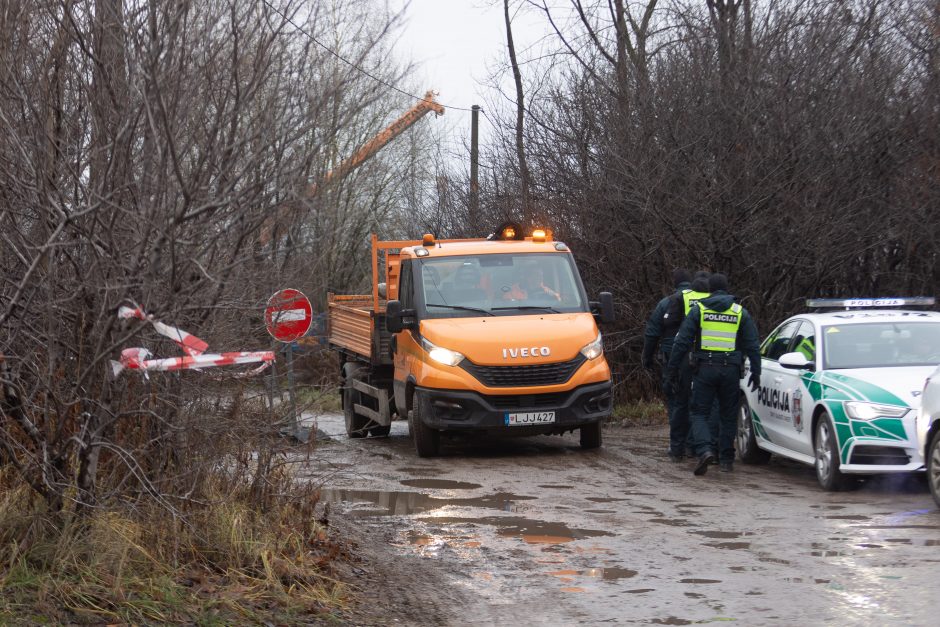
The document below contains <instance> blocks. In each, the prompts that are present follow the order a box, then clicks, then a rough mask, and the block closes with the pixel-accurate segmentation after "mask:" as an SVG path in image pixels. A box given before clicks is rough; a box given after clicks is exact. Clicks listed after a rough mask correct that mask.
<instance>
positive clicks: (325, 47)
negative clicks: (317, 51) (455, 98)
mask: <svg viewBox="0 0 940 627" xmlns="http://www.w3.org/2000/svg"><path fill="white" fill-rule="evenodd" d="M261 1H262V2H263V3H264V4H265V5H266V6H267V7H268V8H269V9H271V10H272V11H274V12H275V13H277V14H278V15H280V16H281V17H282V18H284V20H285V21H286V22H287V23H288V24H290V25H291V26H293V27H294V28H296V29H297V30H299V31H300V32H301V33H303V34H304V35H306V36H307V37H308V38H309V39H310V40H311V41H312V42H313V43H315V44H317V45H318V46H320V47H321V48H323V49H324V50H326V51H327V52H329V53H330V54H331V55H333V56H334V57H336V58H337V59H339V60H340V61H342V62H343V63H345V64H346V65H348V66H349V67H351V68H353V69H354V70H357V71H359V72H361V73H363V74H365V75H366V76H368V77H369V78H371V79H372V80H374V81H376V82H377V83H380V84H382V85H385V86H386V87H388V88H389V89H394V90H395V91H397V92H398V93H400V94H402V95H404V96H408V97H409V98H413V99H415V100H421V101H424V102H430V101H429V100H427V99H426V98H424V97H423V96H416V95H415V94H412V93H410V92H407V91H405V90H404V89H401V88H400V87H396V86H395V85H392V84H391V83H389V82H387V81H385V80H383V79H381V78H379V77H378V76H376V75H375V74H372V73H371V72H369V71H368V70H366V69H364V68H361V67H359V66H358V65H356V64H355V63H353V62H352V61H350V60H349V59H347V58H345V57H343V56H342V55H341V54H339V53H338V52H336V51H335V50H333V49H332V48H330V47H329V46H327V45H326V44H325V43H323V42H322V41H320V40H319V39H317V38H316V37H314V36H313V34H312V33H310V32H309V31H307V29H305V28H304V27H303V26H301V25H299V24H297V23H296V22H295V21H294V20H292V19H291V18H290V17H289V16H288V15H287V14H286V13H284V12H283V11H281V10H280V9H278V8H277V7H275V6H274V5H273V4H271V3H270V2H269V1H268V0H261ZM435 102H436V101H435ZM436 104H439V105H441V106H442V107H444V108H445V109H453V110H455V111H472V109H470V108H468V107H457V106H454V105H447V104H441V103H439V102H436ZM480 110H481V111H482V109H480Z"/></svg>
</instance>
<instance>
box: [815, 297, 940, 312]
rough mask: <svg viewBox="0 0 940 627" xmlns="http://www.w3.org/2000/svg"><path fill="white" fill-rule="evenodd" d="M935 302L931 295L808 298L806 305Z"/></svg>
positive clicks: (837, 306) (848, 306) (925, 304)
mask: <svg viewBox="0 0 940 627" xmlns="http://www.w3.org/2000/svg"><path fill="white" fill-rule="evenodd" d="M935 303H936V299H935V298H934V297H933V296H903V297H900V298H808V299H806V306H807V307H812V308H814V309H843V308H844V309H853V308H856V307H915V306H916V307H929V306H932V305H934V304H935Z"/></svg>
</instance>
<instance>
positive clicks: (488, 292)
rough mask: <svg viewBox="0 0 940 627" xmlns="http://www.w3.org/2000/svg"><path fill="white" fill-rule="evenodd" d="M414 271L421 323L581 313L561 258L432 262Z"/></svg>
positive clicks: (579, 296)
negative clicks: (464, 318) (433, 320)
mask: <svg viewBox="0 0 940 627" xmlns="http://www.w3.org/2000/svg"><path fill="white" fill-rule="evenodd" d="M419 268H420V269H419V276H418V286H419V287H418V289H419V291H420V292H421V296H422V298H421V304H422V305H423V307H422V309H423V311H422V312H421V317H422V318H463V317H470V316H480V315H497V316H520V315H532V314H533V313H540V312H541V313H570V312H580V311H587V306H586V303H585V299H584V295H583V290H582V288H581V282H580V281H579V280H578V276H577V270H576V269H575V266H574V262H573V260H572V258H571V255H569V254H567V253H521V254H503V253H501V254H489V255H460V256H453V257H437V258H430V259H425V260H423V261H422V262H421V263H420V265H419Z"/></svg>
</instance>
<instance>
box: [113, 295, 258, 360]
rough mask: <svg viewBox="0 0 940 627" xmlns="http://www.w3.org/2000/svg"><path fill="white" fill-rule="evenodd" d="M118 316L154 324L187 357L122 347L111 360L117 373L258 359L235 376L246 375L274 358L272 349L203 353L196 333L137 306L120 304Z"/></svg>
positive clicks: (158, 331) (203, 345) (155, 328)
mask: <svg viewBox="0 0 940 627" xmlns="http://www.w3.org/2000/svg"><path fill="white" fill-rule="evenodd" d="M118 318H122V319H125V320H129V319H133V318H137V319H139V320H146V321H148V322H150V324H152V325H153V328H154V330H156V332H157V333H159V334H160V335H163V336H164V337H167V338H169V339H171V340H173V341H174V342H176V343H177V344H178V345H179V347H180V348H181V349H182V350H183V352H184V353H186V357H167V358H164V359H151V357H153V353H151V352H150V351H149V350H147V349H146V348H125V349H124V350H123V351H121V359H120V361H114V360H111V370H112V372H113V373H114V376H115V377H117V376H118V375H120V374H121V373H122V372H123V371H124V370H141V371H143V373H144V376H147V372H169V371H172V370H185V369H191V370H202V369H203V368H215V367H217V366H234V365H238V364H255V363H259V362H261V365H260V366H259V367H257V368H255V369H253V370H251V371H249V372H247V373H241V374H240V375H236V376H249V375H253V374H258V373H259V372H261V371H263V370H264V369H265V368H267V367H268V366H269V365H270V364H271V362H273V361H274V352H273V351H241V352H229V353H206V352H205V350H206V349H207V348H208V347H209V345H208V344H207V343H206V342H204V341H203V340H201V339H199V338H198V337H196V336H195V335H191V334H190V333H187V332H186V331H183V330H181V329H177V328H176V327H171V326H170V325H168V324H164V323H162V322H160V321H158V320H154V319H153V316H150V315H147V314H146V313H144V310H143V309H141V308H140V307H121V308H120V309H118Z"/></svg>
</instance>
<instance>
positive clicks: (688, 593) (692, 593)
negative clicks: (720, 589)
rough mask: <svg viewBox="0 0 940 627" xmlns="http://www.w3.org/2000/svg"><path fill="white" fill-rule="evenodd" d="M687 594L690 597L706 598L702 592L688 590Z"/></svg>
mask: <svg viewBox="0 0 940 627" xmlns="http://www.w3.org/2000/svg"><path fill="white" fill-rule="evenodd" d="M685 596H687V597H689V598H690V599H704V598H705V595H704V594H702V593H701V592H686V593H685Z"/></svg>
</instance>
